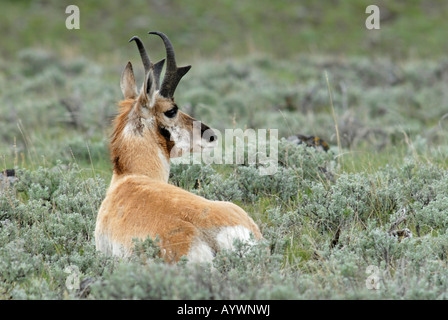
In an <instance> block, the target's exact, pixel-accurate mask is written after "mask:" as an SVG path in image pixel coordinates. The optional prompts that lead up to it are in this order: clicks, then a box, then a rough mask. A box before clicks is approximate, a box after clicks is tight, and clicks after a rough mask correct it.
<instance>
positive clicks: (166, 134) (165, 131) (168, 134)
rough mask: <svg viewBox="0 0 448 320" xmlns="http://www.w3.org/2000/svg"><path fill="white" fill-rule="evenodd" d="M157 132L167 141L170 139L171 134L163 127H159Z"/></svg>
mask: <svg viewBox="0 0 448 320" xmlns="http://www.w3.org/2000/svg"><path fill="white" fill-rule="evenodd" d="M159 132H160V134H161V135H162V136H163V137H164V138H165V139H166V140H167V141H170V139H171V134H170V132H169V131H168V130H166V129H165V128H161V127H159Z"/></svg>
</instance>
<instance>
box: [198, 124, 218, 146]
mask: <svg viewBox="0 0 448 320" xmlns="http://www.w3.org/2000/svg"><path fill="white" fill-rule="evenodd" d="M201 136H202V139H205V140H207V142H214V141H216V140H218V136H217V135H216V134H215V133H214V132H213V130H212V129H210V127H209V126H207V125H205V124H203V123H201Z"/></svg>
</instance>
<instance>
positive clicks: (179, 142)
mask: <svg viewBox="0 0 448 320" xmlns="http://www.w3.org/2000/svg"><path fill="white" fill-rule="evenodd" d="M149 33H150V34H155V35H158V36H159V37H161V38H162V40H163V42H164V45H165V49H166V60H167V67H166V71H165V76H164V78H163V81H162V84H161V86H160V85H159V77H160V75H161V71H162V68H163V64H164V62H165V61H164V60H165V59H163V60H161V61H159V62H157V63H155V64H153V63H152V62H151V61H150V60H149V57H148V55H147V53H146V50H145V48H144V46H143V44H142V42H141V40H140V39H139V38H138V37H133V38H132V39H131V40H130V41H135V42H136V43H137V47H138V49H139V52H140V56H141V59H142V61H143V65H144V67H145V75H146V76H145V81H144V83H143V86H142V88H141V91H140V92H138V91H137V85H136V81H135V78H134V73H133V69H132V65H131V63H130V62H128V64H127V65H126V67H125V69H124V71H123V73H122V75H121V81H120V86H121V90H122V92H123V95H124V100H123V101H121V102H120V112H119V115H118V116H117V117H116V119H115V121H114V131H113V134H112V137H111V142H110V153H111V160H112V163H113V176H112V180H111V183H110V186H109V189H108V191H107V194H106V198H105V199H104V201H103V203H102V204H101V207H100V209H99V212H98V217H97V220H96V228H95V242H96V248H97V250H99V251H102V252H104V253H106V254H109V255H116V256H121V257H126V256H129V255H130V254H131V253H132V249H133V242H132V240H133V239H134V238H138V239H145V238H147V237H150V238H152V239H154V238H155V237H156V236H158V237H159V240H160V243H159V245H160V247H161V254H162V256H163V257H164V259H165V260H166V261H167V262H176V261H178V260H179V259H180V258H181V257H182V256H186V257H187V258H188V260H189V261H190V262H209V261H211V260H212V259H213V257H214V256H215V254H216V252H217V251H219V250H221V249H232V247H233V243H234V240H235V239H239V240H241V241H255V240H258V239H261V238H262V235H261V233H260V230H259V228H258V227H257V225H256V224H255V223H254V221H253V220H252V218H250V217H249V216H248V214H247V213H246V212H245V211H244V210H243V209H241V208H240V207H238V206H237V205H235V204H233V203H230V202H223V201H210V200H207V199H205V198H203V197H200V196H197V195H195V194H192V193H190V192H187V191H185V190H183V189H181V188H178V187H176V186H173V185H171V184H169V183H168V176H169V171H170V158H172V157H177V156H180V155H182V154H184V153H186V152H192V151H198V150H202V149H205V148H210V147H211V146H212V145H213V142H215V140H216V139H217V137H216V135H215V134H214V133H213V131H212V130H211V129H210V128H209V127H208V126H206V125H204V124H201V125H200V130H193V126H194V125H193V123H194V121H196V120H195V119H193V118H192V117H190V116H188V115H187V114H185V113H183V112H181V111H180V110H179V109H178V106H177V105H176V103H175V101H174V91H175V89H176V87H177V84H178V83H179V81H180V79H181V78H182V77H183V76H184V75H185V74H186V73H187V72H188V70H189V69H190V67H191V66H185V67H180V68H178V67H177V65H176V61H175V56H174V49H173V46H172V44H171V42H170V40H169V39H168V38H167V37H166V35H164V34H163V33H161V32H149ZM191 141H193V142H197V143H196V145H193V144H192V143H191ZM198 141H199V142H198Z"/></svg>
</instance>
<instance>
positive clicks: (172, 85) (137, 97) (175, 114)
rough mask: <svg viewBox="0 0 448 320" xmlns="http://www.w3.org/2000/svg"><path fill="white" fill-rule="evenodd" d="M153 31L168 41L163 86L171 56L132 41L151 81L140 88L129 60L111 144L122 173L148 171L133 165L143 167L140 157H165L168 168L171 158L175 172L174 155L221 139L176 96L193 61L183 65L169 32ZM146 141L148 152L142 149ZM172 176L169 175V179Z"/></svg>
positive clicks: (115, 168)
mask: <svg viewBox="0 0 448 320" xmlns="http://www.w3.org/2000/svg"><path fill="white" fill-rule="evenodd" d="M149 33H150V34H155V35H158V36H159V37H160V38H162V40H163V42H164V44H165V49H166V62H167V66H166V71H165V75H164V78H163V81H162V84H161V85H160V75H161V73H162V69H163V65H164V62H165V59H162V60H161V61H159V62H157V63H155V64H153V63H152V62H151V61H150V59H149V57H148V54H147V52H146V50H145V48H144V46H143V43H142V41H141V40H140V38H138V37H133V38H132V39H130V40H129V41H130V42H131V41H135V42H136V44H137V47H138V50H139V52H140V56H141V59H142V62H143V65H144V68H145V80H144V83H143V85H142V87H141V89H140V92H139V91H138V90H137V84H136V81H135V77H134V72H133V68H132V64H131V63H130V62H128V64H127V65H126V67H125V69H124V70H123V73H122V75H121V80H120V87H121V90H122V92H123V95H124V98H125V100H124V101H123V102H122V103H121V106H122V112H121V114H120V115H119V116H118V117H117V119H116V124H115V132H114V134H113V137H112V143H111V155H112V161H113V163H114V171H115V172H116V173H118V174H120V173H124V172H126V173H143V172H135V171H142V170H135V169H131V168H137V167H139V166H138V165H137V164H135V163H134V162H136V161H139V162H140V163H141V162H142V161H144V159H137V158H138V157H143V158H145V157H146V159H147V160H150V161H152V160H151V159H152V158H154V157H156V158H157V157H159V158H164V159H162V162H164V161H165V164H164V165H165V167H166V162H168V172H169V158H174V157H179V156H181V155H183V154H185V153H189V152H200V151H202V150H203V149H208V148H212V147H213V146H214V145H215V143H216V140H217V136H216V134H215V133H214V132H213V131H212V130H211V129H210V128H209V127H208V126H206V125H205V124H203V123H201V122H199V121H197V120H196V119H194V118H192V117H190V116H189V115H187V114H185V113H183V112H182V111H181V110H180V109H179V107H178V105H177V104H176V102H175V101H174V91H175V90H176V87H177V85H178V83H179V81H180V80H181V78H182V77H183V76H184V75H185V74H186V73H187V72H188V71H189V70H190V68H191V66H185V67H180V68H178V67H177V64H176V59H175V55H174V48H173V45H172V44H171V42H170V40H169V39H168V37H167V36H166V35H164V34H163V33H161V32H149ZM145 143H146V149H147V150H146V152H145V151H144V150H142V148H143V149H145ZM139 146H140V147H139ZM120 148H121V149H120ZM156 149H158V151H159V152H157V150H156ZM133 150H135V151H133ZM133 155H134V156H133ZM156 162H157V161H156ZM156 166H157V165H156ZM162 166H163V165H162ZM140 167H142V168H143V167H144V166H140ZM165 169H166V168H165ZM165 171H166V170H165ZM164 176H166V172H165V175H164ZM165 178H166V179H165ZM167 178H168V177H167V176H166V177H164V180H167Z"/></svg>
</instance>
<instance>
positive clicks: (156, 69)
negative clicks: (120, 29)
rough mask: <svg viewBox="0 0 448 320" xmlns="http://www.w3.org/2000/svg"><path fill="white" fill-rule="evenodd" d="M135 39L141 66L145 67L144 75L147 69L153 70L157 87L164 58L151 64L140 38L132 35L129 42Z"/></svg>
mask: <svg viewBox="0 0 448 320" xmlns="http://www.w3.org/2000/svg"><path fill="white" fill-rule="evenodd" d="M131 41H135V43H136V44H137V47H138V51H139V52H140V57H141V58H142V62H143V66H144V67H145V76H146V74H148V72H149V70H150V69H151V68H152V69H153V72H154V81H155V83H156V89H157V90H158V89H159V86H160V74H161V73H162V69H163V64H164V63H165V59H162V60H160V61H159V62H157V63H156V64H153V63H152V62H151V60H149V56H148V53H147V52H146V49H145V46H144V45H143V42H142V40H140V38H139V37H137V36H134V37H132V38H131V39H130V40H129V42H131Z"/></svg>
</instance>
